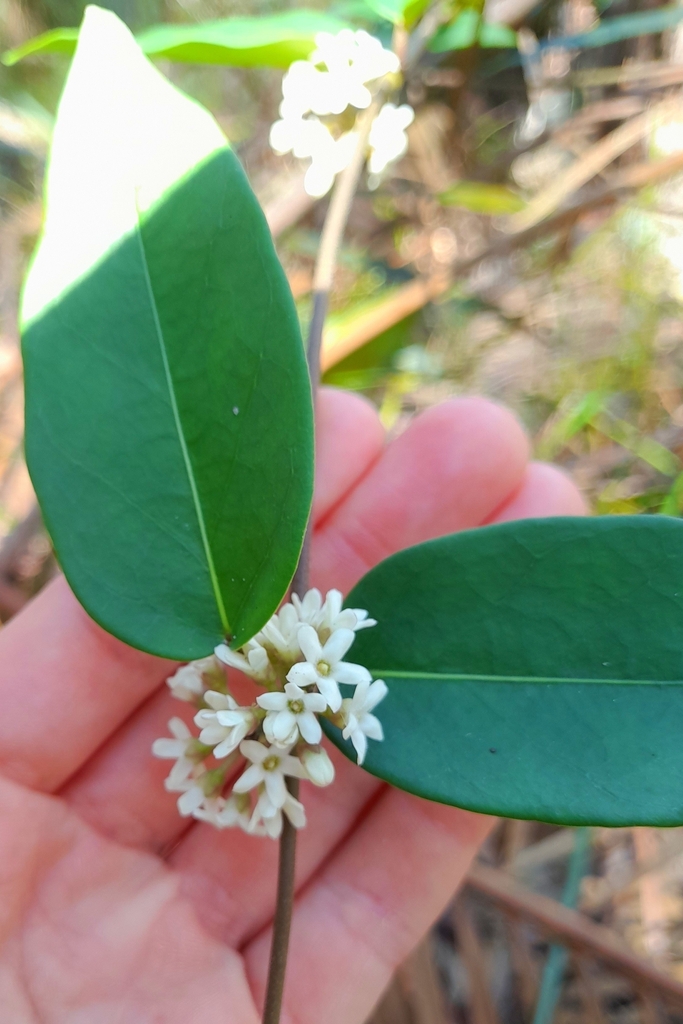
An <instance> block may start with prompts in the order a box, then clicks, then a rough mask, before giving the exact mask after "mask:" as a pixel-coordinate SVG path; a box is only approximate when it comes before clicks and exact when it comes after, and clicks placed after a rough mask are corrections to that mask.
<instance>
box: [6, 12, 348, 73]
mask: <svg viewBox="0 0 683 1024" xmlns="http://www.w3.org/2000/svg"><path fill="white" fill-rule="evenodd" d="M345 27H346V26H345V23H344V22H343V21H340V20H339V19H338V18H334V17H332V16H331V15H329V14H325V13H324V12H322V11H308V10H294V11H285V12H283V13H281V14H271V15H269V16H267V17H258V18H223V19H221V20H220V21H207V22H204V23H202V24H193V25H155V26H153V27H152V28H148V29H145V31H144V32H141V33H140V35H139V36H138V43H139V45H140V47H141V48H142V50H143V52H144V53H146V54H147V56H148V57H164V58H166V59H167V60H173V61H179V62H184V63H188V64H229V65H232V66H237V67H256V66H260V67H275V68H286V67H289V65H290V64H291V63H292V62H293V61H295V60H301V59H305V58H307V57H308V56H309V55H310V54H311V53H312V52H313V50H314V49H315V37H316V35H317V33H318V32H339V31H340V30H341V29H342V28H345ZM77 39H78V29H56V30H54V31H52V32H45V33H44V34H43V35H41V36H36V37H35V38H34V39H30V40H29V41H28V42H27V43H24V45H23V46H19V47H17V48H16V49H15V50H10V51H9V52H7V53H5V54H4V56H3V62H4V63H5V64H16V63H17V61H19V60H22V59H23V58H24V57H28V56H33V55H35V54H44V53H73V51H74V50H75V48H76V41H77Z"/></svg>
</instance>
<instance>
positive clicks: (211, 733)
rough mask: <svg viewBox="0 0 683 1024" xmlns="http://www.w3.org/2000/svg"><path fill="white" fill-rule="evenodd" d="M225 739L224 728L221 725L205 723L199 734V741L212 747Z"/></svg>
mask: <svg viewBox="0 0 683 1024" xmlns="http://www.w3.org/2000/svg"><path fill="white" fill-rule="evenodd" d="M224 739H225V729H224V728H223V726H222V725H207V727H206V729H202V731H201V732H200V734H199V742H200V743H204V744H205V745H206V746H207V747H214V746H215V745H216V744H217V743H222V742H223V740H224Z"/></svg>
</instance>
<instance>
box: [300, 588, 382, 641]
mask: <svg viewBox="0 0 683 1024" xmlns="http://www.w3.org/2000/svg"><path fill="white" fill-rule="evenodd" d="M343 601H344V597H343V595H342V593H341V591H340V590H328V592H327V596H326V597H325V603H324V604H323V606H322V608H321V609H320V613H319V615H318V616H317V618H316V621H315V622H314V623H312V624H313V625H314V626H315V628H316V629H317V630H318V634H319V635H320V638H321V639H323V638H326V637H327V636H329V635H330V634H331V633H334V632H335V630H337V629H352V630H354V632H355V631H356V630H359V629H367V628H368V627H369V626H376V625H377V621H376V619H369V618H368V613H367V612H366V611H365V609H364V608H342V604H343Z"/></svg>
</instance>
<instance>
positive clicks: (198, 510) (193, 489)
mask: <svg viewBox="0 0 683 1024" xmlns="http://www.w3.org/2000/svg"><path fill="white" fill-rule="evenodd" d="M136 206H137V204H136ZM136 214H137V232H136V233H137V236H138V241H139V243H140V255H141V257H142V266H143V270H144V274H145V284H146V286H147V292H148V295H149V301H150V305H151V307H152V316H153V318H154V326H155V329H156V334H157V340H158V342H159V349H160V351H161V360H162V363H163V367H164V374H165V376H166V384H167V386H168V391H169V396H170V399H171V409H172V410H173V420H174V422H175V427H176V432H177V434H178V440H179V442H180V449H181V452H182V455H183V462H184V464H185V471H186V473H187V479H188V482H189V485H190V493H191V494H192V501H193V504H194V509H195V514H196V516H197V522H198V524H199V533H200V536H201V539H202V545H203V548H204V554H205V556H206V562H207V566H208V569H209V577H210V579H211V587H212V589H213V593H214V597H215V599H216V606H217V608H218V614H219V617H220V620H221V625H222V626H223V629H224V631H225V633H226V635H227V634H229V633H230V631H231V630H230V622H229V621H228V616H227V614H226V611H225V605H224V603H223V595H222V594H221V590H220V587H219V585H218V574H217V572H216V566H215V564H214V560H213V555H212V553H211V547H210V545H209V537H208V534H207V531H206V523H205V521H204V511H203V509H202V505H201V502H200V500H199V492H198V490H197V484H196V481H195V478H194V473H193V471H192V462H191V460H190V452H189V450H188V447H187V441H186V440H185V433H184V431H183V424H182V420H181V419H180V410H179V408H178V400H177V398H176V393H175V387H174V384H173V377H172V375H171V367H170V364H169V361H168V353H167V351H166V342H165V339H164V332H163V330H162V328H161V320H160V317H159V311H158V309H157V303H156V297H155V295H154V289H153V287H152V279H151V276H150V273H149V264H148V262H147V253H146V252H145V243H144V241H143V238H142V227H141V224H140V214H139V211H137V210H136Z"/></svg>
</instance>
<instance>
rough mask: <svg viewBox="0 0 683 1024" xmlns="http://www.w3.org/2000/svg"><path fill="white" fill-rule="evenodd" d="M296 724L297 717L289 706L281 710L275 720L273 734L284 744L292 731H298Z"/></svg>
mask: <svg viewBox="0 0 683 1024" xmlns="http://www.w3.org/2000/svg"><path fill="white" fill-rule="evenodd" d="M296 725H297V722H296V718H295V716H294V715H293V714H292V712H291V711H290V710H289V708H286V709H285V710H284V711H279V712H278V713H277V717H276V718H275V721H274V722H273V736H274V737H275V739H276V740H277V742H278V743H280V744H284V743H285V742H286V740H287V739H288V738H289V736H290V735H291V733H292V732H296Z"/></svg>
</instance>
